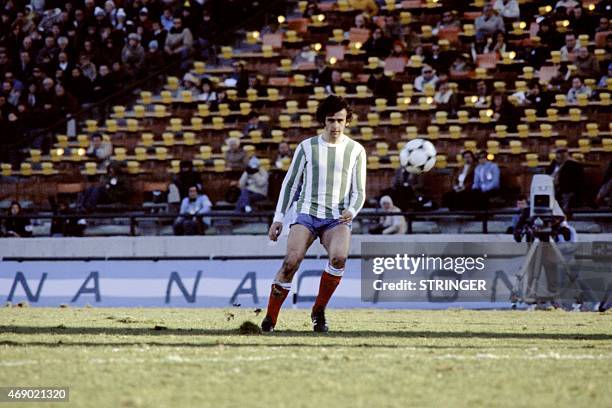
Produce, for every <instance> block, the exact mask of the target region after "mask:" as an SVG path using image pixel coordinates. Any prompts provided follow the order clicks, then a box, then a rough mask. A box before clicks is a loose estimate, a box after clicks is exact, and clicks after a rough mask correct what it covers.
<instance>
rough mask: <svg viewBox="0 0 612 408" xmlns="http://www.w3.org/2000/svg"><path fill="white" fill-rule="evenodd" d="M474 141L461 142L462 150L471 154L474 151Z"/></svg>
mask: <svg viewBox="0 0 612 408" xmlns="http://www.w3.org/2000/svg"><path fill="white" fill-rule="evenodd" d="M476 146H477V145H476V141H475V140H466V141H464V142H463V148H464V149H465V150H470V151H472V152H475V151H476Z"/></svg>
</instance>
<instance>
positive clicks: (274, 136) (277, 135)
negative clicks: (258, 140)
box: [270, 129, 285, 143]
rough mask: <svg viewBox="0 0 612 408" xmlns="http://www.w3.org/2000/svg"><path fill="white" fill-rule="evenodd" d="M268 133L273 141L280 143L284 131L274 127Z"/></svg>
mask: <svg viewBox="0 0 612 408" xmlns="http://www.w3.org/2000/svg"><path fill="white" fill-rule="evenodd" d="M270 134H271V136H272V141H273V142H274V143H282V141H283V138H284V136H285V133H284V132H283V131H282V130H279V129H274V130H273V131H272V132H271V133H270Z"/></svg>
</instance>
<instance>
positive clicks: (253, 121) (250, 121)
mask: <svg viewBox="0 0 612 408" xmlns="http://www.w3.org/2000/svg"><path fill="white" fill-rule="evenodd" d="M255 130H259V131H260V132H261V137H263V138H266V137H268V136H269V135H270V129H269V128H268V125H266V124H265V123H263V122H262V121H260V120H259V113H257V112H255V111H251V112H249V114H248V116H247V124H246V125H244V129H243V130H242V134H243V135H244V137H249V133H251V132H253V131H255Z"/></svg>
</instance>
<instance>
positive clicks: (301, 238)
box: [261, 224, 315, 332]
mask: <svg viewBox="0 0 612 408" xmlns="http://www.w3.org/2000/svg"><path fill="white" fill-rule="evenodd" d="M314 240H315V236H314V234H313V233H312V232H310V230H309V229H308V228H306V227H305V226H303V225H300V224H294V225H293V226H291V230H290V231H289V238H288V239H287V253H286V255H285V259H284V260H283V264H282V265H281V268H280V270H279V271H278V273H277V274H276V277H275V279H274V282H272V289H271V290H270V299H269V300H268V310H267V312H266V317H265V318H264V320H263V322H262V323H261V329H262V330H263V331H264V332H270V331H273V330H274V326H276V321H277V319H278V314H279V312H280V309H281V306H282V305H283V302H284V301H285V299H286V298H287V295H288V294H289V290H290V289H291V281H292V280H293V276H294V275H295V273H296V272H297V270H298V268H299V267H300V263H302V260H303V259H304V255H306V251H307V250H308V248H310V245H312V243H313V242H314Z"/></svg>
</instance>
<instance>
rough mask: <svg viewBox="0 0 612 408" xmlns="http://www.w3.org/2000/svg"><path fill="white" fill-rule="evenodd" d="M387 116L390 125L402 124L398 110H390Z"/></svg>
mask: <svg viewBox="0 0 612 408" xmlns="http://www.w3.org/2000/svg"><path fill="white" fill-rule="evenodd" d="M389 118H390V119H391V125H392V126H399V125H401V124H402V114H401V113H399V112H391V115H389Z"/></svg>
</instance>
